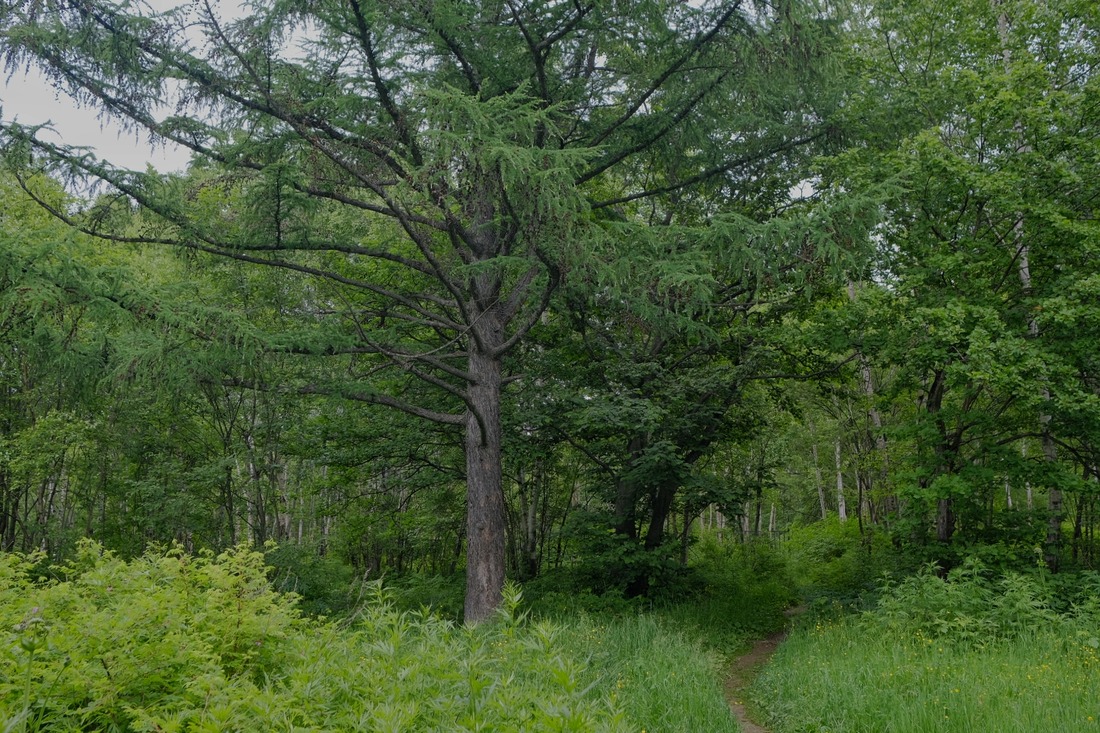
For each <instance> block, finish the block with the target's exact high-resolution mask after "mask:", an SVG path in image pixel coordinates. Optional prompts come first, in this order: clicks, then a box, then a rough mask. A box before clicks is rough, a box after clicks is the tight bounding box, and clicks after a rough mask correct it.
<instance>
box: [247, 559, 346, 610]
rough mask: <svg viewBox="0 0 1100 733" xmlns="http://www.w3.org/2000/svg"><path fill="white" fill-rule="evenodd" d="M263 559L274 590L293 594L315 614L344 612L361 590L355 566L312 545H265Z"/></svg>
mask: <svg viewBox="0 0 1100 733" xmlns="http://www.w3.org/2000/svg"><path fill="white" fill-rule="evenodd" d="M264 560H265V562H266V563H267V565H268V566H269V570H268V575H269V577H270V578H271V584H272V586H273V587H274V588H275V590H277V591H279V592H280V593H293V594H295V595H296V596H297V597H298V608H299V610H301V611H302V612H303V613H306V614H309V615H312V616H334V615H343V614H346V613H348V612H350V611H351V609H352V608H353V607H354V606H355V602H356V600H357V598H358V592H359V591H360V590H361V587H362V586H361V584H360V583H357V582H356V573H355V568H353V567H351V566H350V565H348V564H347V563H344V562H342V561H340V560H338V559H336V558H334V557H332V556H331V555H322V554H321V553H320V552H319V551H318V549H317V548H316V547H311V546H309V545H275V544H273V543H272V544H270V545H268V546H266V547H265V548H264Z"/></svg>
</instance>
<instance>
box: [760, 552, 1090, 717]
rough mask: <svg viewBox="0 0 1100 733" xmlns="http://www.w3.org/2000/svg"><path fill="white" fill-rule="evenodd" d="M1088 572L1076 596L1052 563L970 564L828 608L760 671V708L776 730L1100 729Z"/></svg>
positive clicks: (805, 622) (929, 573)
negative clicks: (860, 606)
mask: <svg viewBox="0 0 1100 733" xmlns="http://www.w3.org/2000/svg"><path fill="white" fill-rule="evenodd" d="M1082 579H1083V581H1084V582H1083V583H1082V586H1081V587H1079V588H1078V589H1076V590H1075V591H1074V593H1073V595H1075V596H1076V599H1075V600H1074V599H1070V600H1066V599H1065V597H1064V596H1062V597H1060V596H1058V595H1056V594H1053V593H1052V589H1051V588H1049V587H1048V585H1047V584H1046V583H1045V582H1044V579H1043V577H1042V576H1041V574H1037V575H1035V576H1024V575H1019V574H1006V575H997V574H992V573H988V572H987V571H985V570H984V569H982V568H981V567H980V566H978V565H976V564H974V563H970V564H967V565H965V566H964V567H962V568H960V569H959V570H958V571H956V572H953V573H951V574H950V575H949V576H948V578H947V579H942V578H940V577H939V576H938V575H937V574H936V573H935V572H934V571H933V570H932V569H928V570H926V571H924V572H922V573H920V574H918V575H916V576H913V577H911V578H909V579H907V580H905V581H903V582H902V583H900V584H898V585H894V586H888V587H886V588H885V589H884V592H883V595H882V597H881V599H880V600H879V602H878V604H877V605H876V606H874V607H873V608H872V609H871V610H868V611H866V612H863V613H859V614H853V613H840V614H836V613H829V612H828V610H827V609H819V610H818V612H817V613H816V614H811V615H810V616H809V617H807V618H806V619H804V620H803V622H802V623H801V624H799V625H798V627H797V628H796V629H795V630H794V631H793V633H792V634H791V636H790V637H789V638H788V640H787V641H786V643H784V644H783V645H782V646H781V647H780V648H779V650H778V651H777V653H776V655H775V656H774V657H773V659H772V663H771V664H770V665H769V666H768V667H767V668H765V670H764V671H763V672H762V674H761V675H760V676H759V677H758V678H757V680H756V684H755V686H754V689H753V691H752V693H753V698H754V700H755V703H756V705H757V709H758V711H759V712H760V716H759V717H760V718H761V719H762V720H764V721H767V723H768V724H769V725H770V726H771V729H772V730H773V731H774V732H775V733H796V732H797V733H804V732H809V731H813V733H985V732H987V731H997V732H998V733H1001V732H1004V733H1016V732H1018V733H1025V732H1026V733H1035V732H1038V731H1042V732H1043V733H1074V732H1076V731H1090V730H1097V731H1100V614H1098V613H1097V611H1098V610H1100V605H1098V604H1097V602H1096V600H1095V598H1096V596H1095V595H1094V594H1092V591H1091V590H1090V588H1089V585H1090V582H1092V583H1094V582H1095V578H1093V577H1092V576H1082ZM1090 598H1091V599H1090Z"/></svg>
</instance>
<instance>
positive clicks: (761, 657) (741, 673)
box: [723, 608, 805, 733]
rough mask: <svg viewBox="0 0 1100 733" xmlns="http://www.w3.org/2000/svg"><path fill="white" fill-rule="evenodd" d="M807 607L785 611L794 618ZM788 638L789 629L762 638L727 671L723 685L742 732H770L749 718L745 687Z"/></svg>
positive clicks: (789, 616)
mask: <svg viewBox="0 0 1100 733" xmlns="http://www.w3.org/2000/svg"><path fill="white" fill-rule="evenodd" d="M804 610H805V609H803V608H790V609H787V611H785V612H784V614H785V615H786V616H787V618H788V619H790V618H794V617H795V616H797V615H798V614H800V613H801V612H802V611H804ZM786 638H787V631H786V630H783V631H777V632H775V633H774V634H772V635H771V636H769V637H767V638H766V639H760V640H758V641H757V642H756V643H754V644H753V645H752V648H751V649H749V650H748V651H747V652H745V653H744V654H742V655H741V656H739V657H737V658H736V659H734V660H733V663H732V664H731V665H730V668H729V671H728V672H727V673H726V681H725V684H724V685H723V687H724V688H725V691H726V700H728V701H729V704H730V710H731V711H732V712H733V717H735V718H737V722H738V723H740V724H741V731H742V733H768V729H767V728H763V727H761V726H759V725H757V724H756V723H754V722H753V721H752V720H750V719H749V715H748V713H747V712H746V711H745V705H744V702H745V697H744V695H745V688H747V687H748V686H749V684H750V683H751V682H752V680H753V678H754V677H755V676H756V673H757V672H759V671H760V668H761V667H763V666H764V665H765V664H767V662H768V660H769V659H771V656H772V654H773V653H775V650H776V647H778V646H779V645H780V644H781V643H783V640H784V639H786Z"/></svg>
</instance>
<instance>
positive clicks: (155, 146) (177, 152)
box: [0, 0, 247, 172]
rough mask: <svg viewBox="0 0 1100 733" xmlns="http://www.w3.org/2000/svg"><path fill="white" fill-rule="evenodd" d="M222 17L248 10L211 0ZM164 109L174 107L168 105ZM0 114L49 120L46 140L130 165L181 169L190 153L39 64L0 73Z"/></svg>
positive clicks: (150, 6)
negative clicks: (65, 85) (83, 96)
mask: <svg viewBox="0 0 1100 733" xmlns="http://www.w3.org/2000/svg"><path fill="white" fill-rule="evenodd" d="M209 2H210V4H211V7H213V8H214V9H215V11H216V12H217V14H218V15H219V16H220V17H221V18H222V19H223V20H231V19H233V18H239V17H242V15H243V14H244V13H246V12H247V10H246V7H245V4H244V3H242V2H240V0H209ZM184 5H185V3H182V2H180V0H147V1H146V2H142V3H141V7H142V8H143V9H144V10H145V11H152V12H164V11H168V10H171V9H173V8H177V7H182V6H184ZM162 111H163V112H164V113H165V114H167V113H170V112H171V111H172V110H171V108H170V107H169V106H168V105H165V107H164V108H163V110H162ZM0 117H2V118H3V119H4V120H5V121H13V122H19V123H20V124H23V125H45V127H43V128H42V129H40V130H39V132H38V136H39V137H40V138H41V139H42V140H44V141H47V142H51V143H56V144H65V145H72V146H79V147H86V148H89V149H91V150H92V151H93V152H94V154H95V155H96V157H98V158H101V159H103V160H106V161H109V162H111V163H112V164H113V165H115V166H118V167H121V168H128V169H131V170H144V169H145V167H146V166H148V165H151V166H153V167H154V168H156V169H158V170H160V171H162V172H169V171H181V170H184V169H185V168H186V167H187V164H188V162H189V161H190V159H191V153H190V151H189V150H187V149H186V148H183V147H180V146H178V145H176V144H174V143H171V142H166V141H164V140H154V139H152V138H151V136H150V134H149V132H148V131H146V130H144V129H143V128H138V129H133V128H130V129H127V128H125V127H124V126H123V125H122V124H121V122H120V121H118V120H115V119H112V118H111V117H109V116H107V115H106V114H104V113H103V111H102V110H101V109H100V108H98V107H97V106H95V105H94V104H89V103H81V102H78V101H77V100H75V99H73V98H72V97H70V96H68V95H67V94H66V93H65V92H64V91H63V90H61V89H58V88H57V87H56V86H55V85H53V84H52V83H51V82H50V81H49V79H48V78H47V77H46V75H45V74H44V73H43V72H42V71H41V69H39V68H37V67H35V66H33V65H32V66H30V67H29V68H26V67H24V68H19V69H5V74H4V77H3V78H0Z"/></svg>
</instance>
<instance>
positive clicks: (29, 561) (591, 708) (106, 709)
mask: <svg viewBox="0 0 1100 733" xmlns="http://www.w3.org/2000/svg"><path fill="white" fill-rule="evenodd" d="M41 560H42V558H41V557H40V556H30V557H25V556H20V555H0V633H2V634H3V635H4V636H5V638H4V639H3V640H2V650H0V730H5V731H18V732H19V733H25V732H26V731H45V730H50V731H53V730H114V731H153V730H156V731H196V732H197V731H222V730H234V731H272V730H293V729H308V730H316V731H352V730H354V731H473V730H509V731H511V730H515V731H626V730H630V729H633V727H634V726H631V725H629V724H628V723H627V722H626V717H625V715H624V714H623V713H622V712H621V708H620V706H619V705H618V704H617V703H615V702H614V700H612V698H611V690H607V689H605V688H600V687H599V686H598V685H597V684H596V683H597V682H598V681H599V680H601V679H604V678H603V677H602V676H601V675H599V674H598V673H597V672H595V671H593V670H591V669H590V668H589V667H588V666H587V665H586V664H584V663H582V662H581V661H578V659H580V657H574V656H572V655H571V654H569V653H568V652H567V651H563V646H562V645H561V643H560V642H559V636H560V634H561V629H560V627H558V626H557V625H555V624H552V623H549V622H540V623H529V622H527V621H526V620H525V618H524V616H523V615H522V614H520V613H518V611H517V606H518V603H519V596H518V592H514V591H513V592H511V593H510V594H509V599H508V603H507V604H506V607H505V609H504V610H503V611H502V612H501V613H500V616H499V618H498V619H496V620H495V621H492V622H489V623H484V624H481V625H479V626H477V627H475V628H465V627H456V626H455V625H454V624H452V623H450V622H448V621H445V620H443V619H440V618H439V617H437V616H433V615H430V614H427V613H409V612H402V611H400V610H398V609H397V608H395V606H394V604H393V603H392V602H391V600H390V599H389V598H388V597H387V595H386V592H385V591H384V590H383V589H382V588H381V586H380V584H378V583H373V584H371V585H369V586H368V593H369V598H368V599H367V602H366V603H364V604H363V605H362V607H361V608H360V609H359V610H358V611H357V612H356V613H355V614H354V616H353V617H352V618H351V619H348V620H346V621H345V622H343V623H341V624H337V623H334V622H322V621H319V620H313V619H309V618H307V617H303V616H302V615H300V614H299V612H298V610H297V608H296V606H295V599H294V597H293V596H290V595H283V594H279V593H276V592H274V591H273V590H272V587H271V584H270V582H269V580H268V575H267V573H268V568H267V567H266V566H265V563H264V556H263V554H262V553H259V552H256V551H253V550H251V549H248V548H245V547H240V548H236V549H234V550H231V551H229V552H226V553H224V554H222V555H219V556H217V557H215V556H213V555H212V554H209V553H208V554H203V555H200V556H198V557H189V556H187V555H186V554H185V553H183V552H182V551H181V550H179V549H171V550H167V551H161V552H151V553H148V554H146V555H145V556H143V557H141V558H138V559H136V560H134V561H132V562H129V563H127V562H123V561H121V560H119V559H117V558H116V557H114V556H113V555H111V554H110V553H108V552H104V551H103V550H102V549H101V548H99V547H98V546H97V545H95V544H93V543H91V542H84V543H82V544H81V546H80V548H79V554H78V556H77V558H76V559H75V560H74V561H73V562H72V563H70V564H69V565H67V566H64V567H62V568H60V569H58V575H59V577H58V578H53V579H51V578H48V577H44V576H41V575H39V574H38V573H36V572H34V568H35V567H36V565H37V564H39V563H41Z"/></svg>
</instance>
